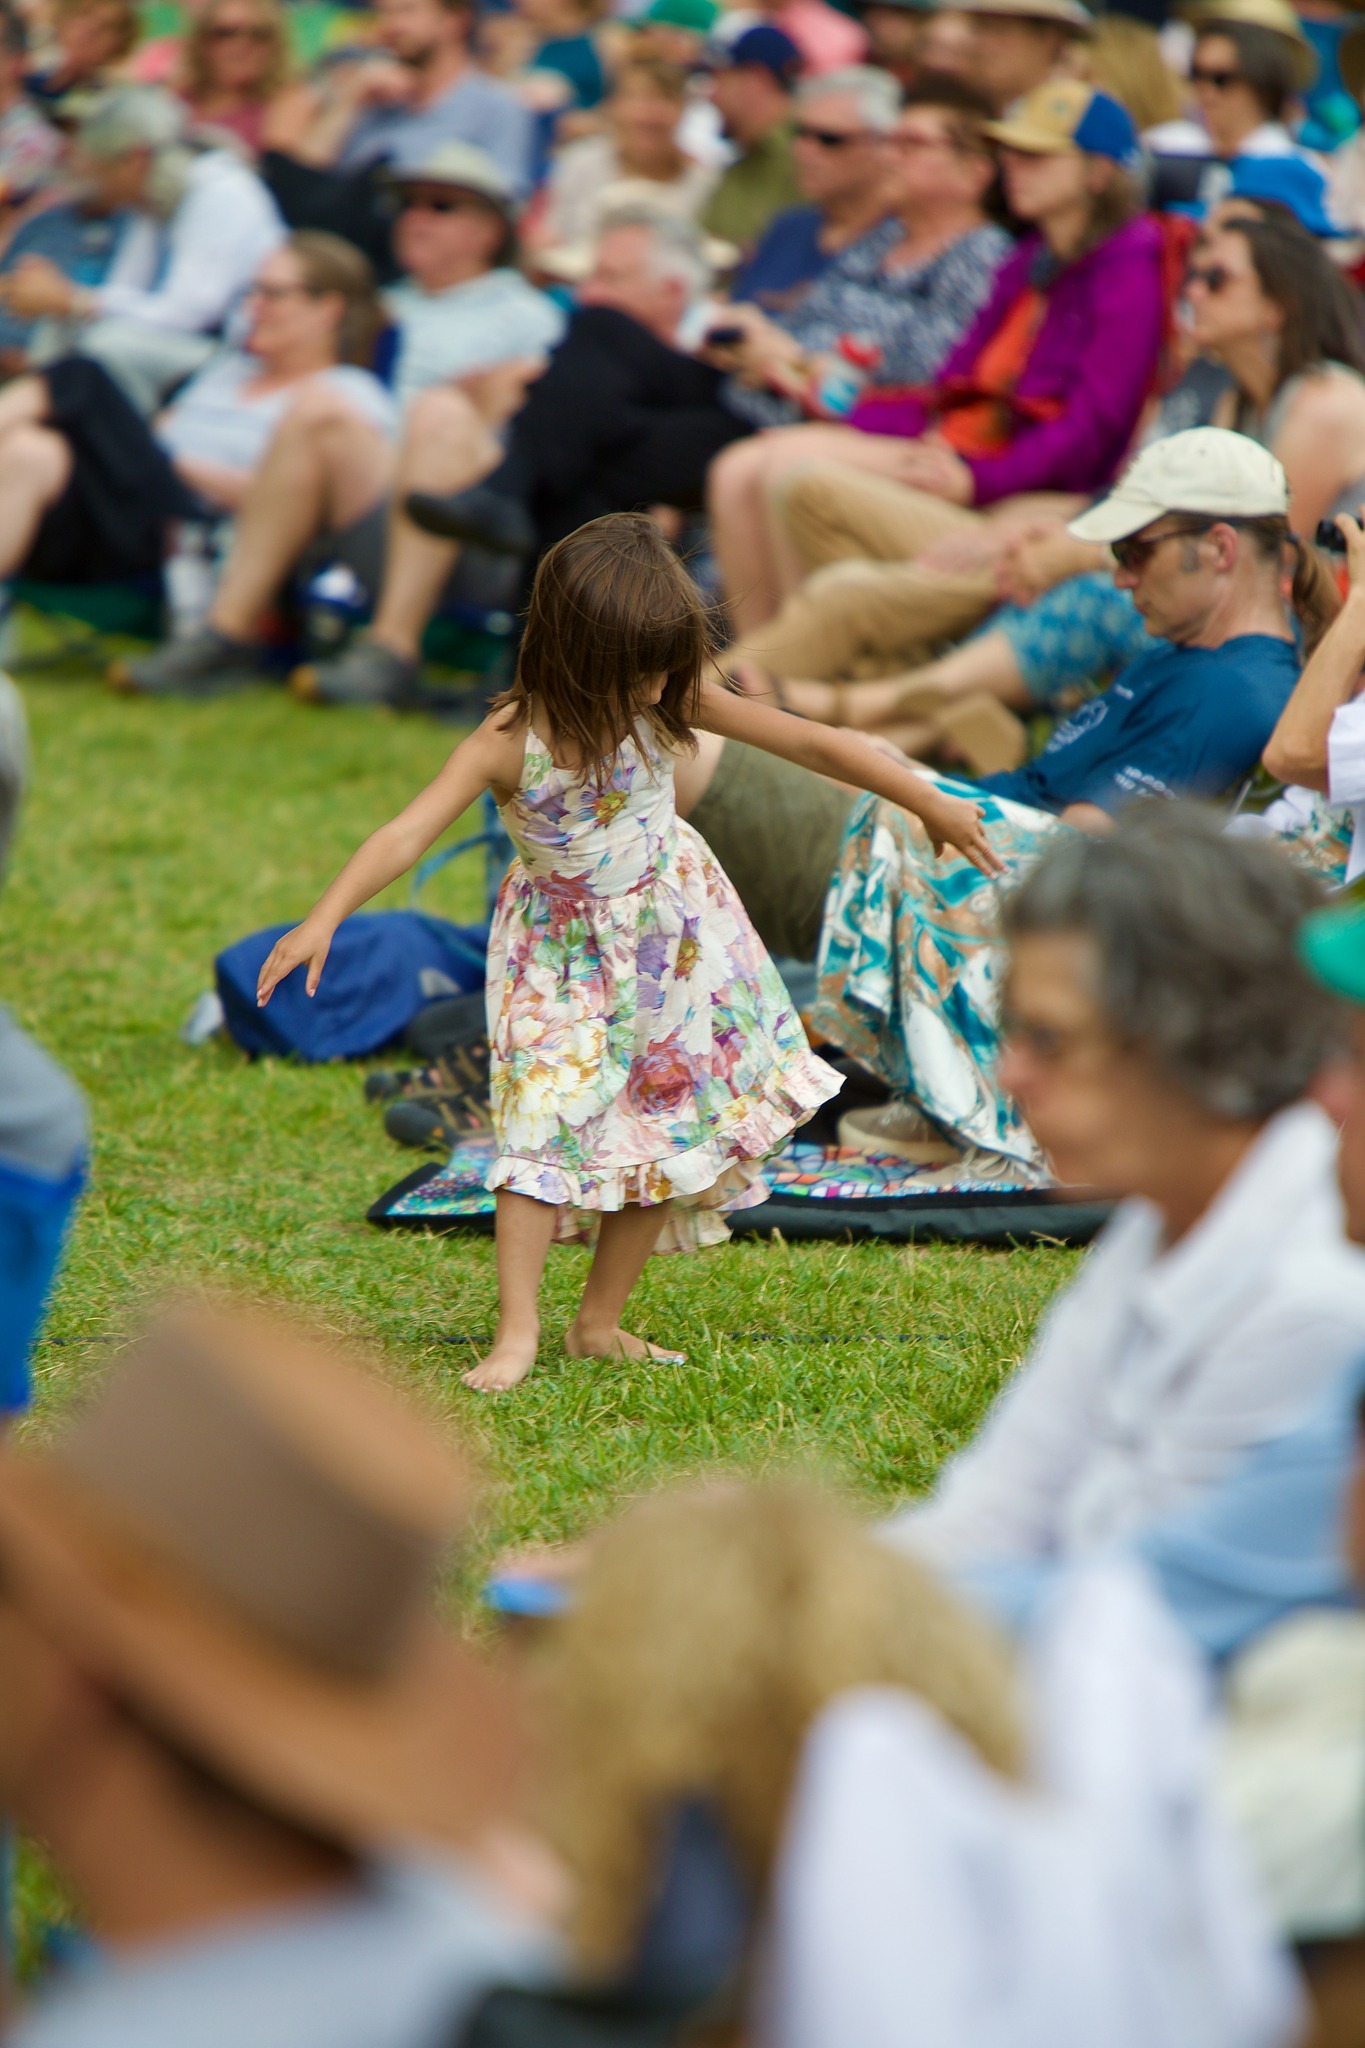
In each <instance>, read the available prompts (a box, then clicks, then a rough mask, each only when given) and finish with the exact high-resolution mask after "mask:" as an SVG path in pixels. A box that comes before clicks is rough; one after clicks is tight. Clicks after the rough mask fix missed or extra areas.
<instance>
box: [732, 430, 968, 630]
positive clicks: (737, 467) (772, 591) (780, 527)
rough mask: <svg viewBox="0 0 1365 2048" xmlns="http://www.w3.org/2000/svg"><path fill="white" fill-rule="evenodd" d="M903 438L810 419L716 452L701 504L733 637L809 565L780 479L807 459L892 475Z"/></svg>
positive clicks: (764, 615)
mask: <svg viewBox="0 0 1365 2048" xmlns="http://www.w3.org/2000/svg"><path fill="white" fill-rule="evenodd" d="M904 445H905V444H904V443H903V442H901V441H899V440H896V439H895V438H893V437H891V436H889V435H884V434H862V433H859V432H858V431H857V429H856V428H854V427H840V426H834V425H825V424H823V423H821V422H818V421H813V422H811V423H810V424H809V425H805V426H795V427H775V428H773V429H772V430H771V431H770V432H768V433H764V434H756V435H754V436H753V438H752V439H751V440H748V441H736V442H734V443H733V444H732V445H731V446H730V447H729V448H727V449H725V450H724V451H723V452H722V453H721V454H720V455H718V456H717V457H716V459H715V461H714V462H713V463H712V464H711V469H710V477H709V485H708V491H707V503H708V509H709V511H710V516H711V532H712V544H713V546H714V549H715V555H716V560H717V562H718V563H719V565H720V572H721V582H722V584H723V587H724V590H725V595H726V602H727V604H728V606H729V609H730V617H731V620H732V622H733V624H734V628H735V633H736V637H737V638H740V637H743V636H744V635H745V634H747V633H752V632H754V631H755V630H756V629H757V627H759V626H761V625H764V624H766V623H767V621H768V620H769V619H771V618H772V617H773V616H774V614H775V613H776V612H777V610H778V607H779V606H780V604H781V602H782V600H783V598H784V597H786V596H787V595H788V593H789V592H790V591H792V590H794V589H795V588H796V585H797V584H798V583H799V582H800V581H801V579H802V577H803V576H805V574H806V573H807V571H808V570H809V568H810V563H809V561H808V560H806V559H804V558H803V557H802V555H801V554H800V552H799V549H798V548H797V547H796V546H795V545H794V543H793V541H792V539H791V537H790V536H789V534H788V532H787V529H786V526H785V522H784V520H783V518H782V516H781V512H780V507H779V505H778V503H777V486H778V485H779V484H780V483H781V481H782V479H783V478H785V477H788V476H790V475H791V474H792V473H793V472H794V471H796V470H799V469H804V468H805V467H806V466H807V465H808V464H810V463H829V462H837V463H841V464H843V465H844V466H845V467H847V468H851V469H863V470H870V471H871V472H872V473H873V474H875V475H879V476H886V477H890V478H893V479H894V478H895V476H896V474H897V472H898V469H899V467H900V464H901V455H902V451H903V448H904ZM950 516H951V515H950Z"/></svg>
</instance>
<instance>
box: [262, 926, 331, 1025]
mask: <svg viewBox="0 0 1365 2048" xmlns="http://www.w3.org/2000/svg"><path fill="white" fill-rule="evenodd" d="M331 948H332V934H331V932H330V930H329V929H328V928H327V926H326V925H320V924H314V923H313V921H312V919H311V918H306V919H305V920H304V922H303V923H302V924H296V925H295V926H294V929H293V931H292V932H286V933H285V935H284V937H283V938H282V939H276V941H275V943H274V945H273V946H272V947H271V949H270V957H269V959H268V960H267V961H266V963H265V966H264V967H263V968H262V969H261V972H260V978H259V980H258V981H257V983H256V1007H257V1008H258V1009H260V1010H263V1009H264V1008H265V1006H266V1004H267V1003H268V1002H269V1001H270V998H271V997H272V996H273V995H274V993H275V990H276V989H277V988H278V987H279V985H280V983H281V982H282V981H283V980H284V977H285V976H286V974H292V973H293V972H294V969H295V968H296V967H301V966H302V965H303V963H304V962H305V961H307V963H308V983H307V987H308V993H309V995H310V996H313V995H316V994H317V991H318V983H319V982H320V981H321V979H322V970H323V967H324V965H325V963H326V960H327V955H328V953H329V952H330V951H331Z"/></svg>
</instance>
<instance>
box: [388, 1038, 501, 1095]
mask: <svg viewBox="0 0 1365 2048" xmlns="http://www.w3.org/2000/svg"><path fill="white" fill-rule="evenodd" d="M400 1096H401V1097H402V1098H403V1099H404V1100H405V1101H408V1102H419V1101H423V1100H425V1099H426V1098H428V1097H432V1096H462V1097H468V1099H469V1100H470V1101H473V1102H485V1103H486V1102H487V1100H488V1047H487V1045H486V1044H484V1045H482V1046H472V1047H466V1046H460V1047H458V1048H456V1049H454V1050H452V1051H451V1053H450V1054H449V1055H448V1056H445V1057H443V1058H441V1059H438V1060H433V1061H432V1063H431V1064H430V1065H429V1066H425V1067H399V1068H391V1067H376V1068H374V1070H373V1071H372V1072H371V1073H368V1074H367V1075H366V1076H365V1100H366V1101H367V1102H393V1101H396V1100H397V1099H398V1098H399V1097H400Z"/></svg>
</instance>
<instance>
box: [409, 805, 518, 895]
mask: <svg viewBox="0 0 1365 2048" xmlns="http://www.w3.org/2000/svg"><path fill="white" fill-rule="evenodd" d="M479 818H480V821H481V822H480V825H479V829H478V831H477V832H470V833H468V834H466V836H465V837H464V838H463V839H457V840H456V841H455V844H454V845H453V846H441V847H438V848H437V850H436V852H435V853H429V854H428V855H427V857H426V859H425V860H421V861H419V862H418V863H417V867H416V869H415V871H414V873H413V877H412V888H411V890H410V892H409V900H410V901H411V902H413V903H416V901H417V898H418V896H419V895H420V894H421V892H422V890H423V889H424V888H425V886H426V884H427V883H428V882H429V881H430V880H431V878H432V876H433V875H437V874H439V873H440V871H441V869H442V868H444V867H449V865H450V863H451V861H453V860H458V859H459V858H460V856H461V854H465V853H477V852H479V850H480V849H482V851H483V856H484V884H483V889H484V905H485V909H486V911H487V914H488V916H489V917H491V916H492V915H493V908H494V905H495V904H496V903H497V900H498V890H499V889H500V888H501V887H502V878H503V876H504V875H505V874H506V872H507V866H508V862H509V861H510V860H511V858H512V854H513V852H514V850H515V849H514V848H513V845H512V842H511V840H510V839H509V838H508V836H507V834H506V832H504V830H503V826H502V819H501V818H500V817H499V816H498V806H497V804H496V802H495V801H494V798H493V795H492V792H491V791H490V790H485V791H484V793H483V795H482V797H480V799H479Z"/></svg>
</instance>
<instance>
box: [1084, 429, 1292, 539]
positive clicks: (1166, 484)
mask: <svg viewBox="0 0 1365 2048" xmlns="http://www.w3.org/2000/svg"><path fill="white" fill-rule="evenodd" d="M1288 511H1289V486H1288V484H1287V483H1286V481H1285V474H1284V471H1283V469H1282V468H1281V467H1280V465H1279V463H1278V462H1277V461H1276V460H1275V457H1274V456H1273V455H1272V454H1271V453H1270V451H1269V449H1268V448H1263V447H1262V446H1261V444H1260V442H1259V441H1251V440H1248V439H1247V437H1246V435H1245V434H1230V433H1228V432H1227V431H1226V429H1224V428H1222V427H1192V428H1191V429H1190V430H1189V432H1188V433H1184V434H1170V435H1168V436H1167V437H1166V439H1165V440H1163V441H1154V442H1152V444H1151V446H1150V447H1148V448H1144V449H1143V451H1142V453H1141V454H1140V455H1139V456H1138V457H1137V459H1136V460H1135V461H1134V462H1132V463H1131V464H1130V465H1129V467H1128V468H1127V469H1126V470H1125V471H1124V473H1123V475H1122V476H1121V477H1120V478H1119V480H1118V482H1117V483H1116V484H1115V485H1114V488H1113V490H1112V491H1110V493H1109V495H1108V497H1106V498H1101V499H1100V500H1099V502H1098V503H1097V504H1094V505H1092V506H1091V507H1090V509H1089V511H1088V512H1082V514H1081V515H1080V517H1079V518H1078V519H1073V520H1072V522H1071V524H1070V526H1069V528H1068V529H1067V530H1068V532H1070V533H1073V534H1074V535H1075V536H1076V538H1077V540H1090V541H1099V542H1100V543H1102V544H1104V543H1110V544H1112V543H1113V542H1114V541H1116V540H1119V541H1121V540H1127V539H1128V538H1129V537H1130V536H1131V535H1132V534H1136V533H1140V532H1141V531H1142V529H1143V527H1144V526H1150V525H1152V524H1153V522H1154V521H1156V520H1158V519H1160V518H1161V516H1162V514H1163V513H1168V512H1197V513H1200V514H1208V515H1210V516H1211V517H1219V516H1221V517H1223V518H1227V519H1276V518H1278V519H1283V518H1285V517H1286V515H1287V513H1288Z"/></svg>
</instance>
